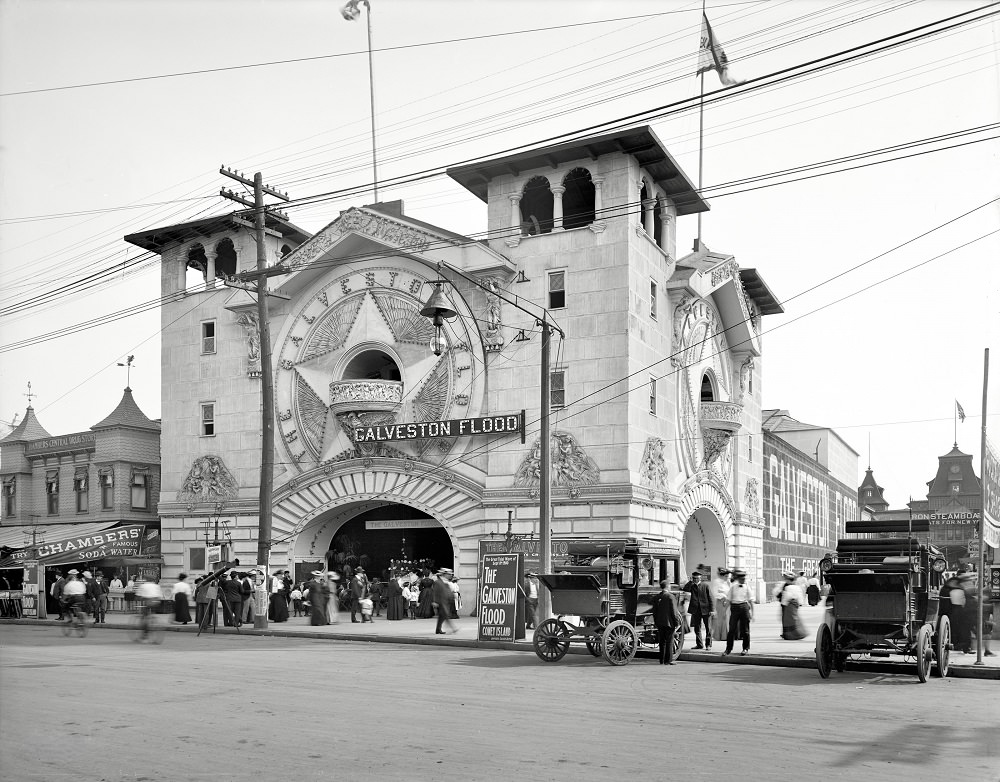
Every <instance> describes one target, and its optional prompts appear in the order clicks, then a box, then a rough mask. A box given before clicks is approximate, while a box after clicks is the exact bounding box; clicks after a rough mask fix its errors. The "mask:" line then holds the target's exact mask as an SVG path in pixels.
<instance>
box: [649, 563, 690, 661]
mask: <svg viewBox="0 0 1000 782" xmlns="http://www.w3.org/2000/svg"><path fill="white" fill-rule="evenodd" d="M650 605H651V607H652V609H651V613H652V615H653V624H655V625H656V633H657V636H658V638H659V643H660V665H673V664H674V660H673V651H674V636H675V635H676V634H677V630H678V628H680V627H683V625H684V617H683V616H682V615H681V610H680V608H679V607H678V605H677V598H676V597H674V594H673V592H671V591H670V583H669V582H668V581H661V582H660V591H659V593H658V594H655V595H653V597H652V599H651V600H650Z"/></svg>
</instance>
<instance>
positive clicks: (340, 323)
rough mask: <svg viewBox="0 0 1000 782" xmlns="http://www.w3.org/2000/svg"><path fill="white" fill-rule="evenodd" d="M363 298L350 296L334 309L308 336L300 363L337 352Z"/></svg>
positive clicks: (348, 332) (355, 318)
mask: <svg viewBox="0 0 1000 782" xmlns="http://www.w3.org/2000/svg"><path fill="white" fill-rule="evenodd" d="M363 300H364V296H363V295H362V296H352V297H350V298H349V299H346V300H345V301H343V302H341V303H340V304H339V305H338V306H337V307H335V308H334V309H333V310H332V311H331V312H330V313H329V314H327V315H326V317H324V318H323V320H322V322H320V324H319V325H318V326H317V327H316V328H315V330H313V332H312V333H311V334H310V335H309V341H308V342H307V343H306V349H305V350H304V351H303V353H302V356H301V358H300V359H299V360H300V361H310V360H312V359H314V358H316V357H318V356H323V355H326V354H327V353H330V352H332V351H334V350H337V349H338V348H339V347H341V346H342V345H343V344H344V340H345V339H347V335H348V334H350V332H351V328H352V327H353V326H354V322H355V321H356V320H357V318H358V312H359V311H360V310H361V303H362V301H363Z"/></svg>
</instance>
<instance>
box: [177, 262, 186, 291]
mask: <svg viewBox="0 0 1000 782" xmlns="http://www.w3.org/2000/svg"><path fill="white" fill-rule="evenodd" d="M187 260H188V258H187V253H186V252H180V253H178V255H177V258H176V260H175V263H176V264H177V290H178V291H181V292H183V291H186V290H187Z"/></svg>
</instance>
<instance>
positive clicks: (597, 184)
mask: <svg viewBox="0 0 1000 782" xmlns="http://www.w3.org/2000/svg"><path fill="white" fill-rule="evenodd" d="M590 181H591V182H593V184H594V219H595V220H598V221H601V220H603V219H604V190H603V187H604V179H603V178H601V177H594V178H592V179H591V180H590Z"/></svg>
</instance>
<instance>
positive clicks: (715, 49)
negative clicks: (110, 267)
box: [695, 14, 743, 87]
mask: <svg viewBox="0 0 1000 782" xmlns="http://www.w3.org/2000/svg"><path fill="white" fill-rule="evenodd" d="M705 71H717V72H718V74H719V80H720V81H721V82H722V83H723V84H725V85H726V86H727V87H732V86H734V85H736V84H742V83H743V82H742V80H739V79H734V78H733V77H732V76H731V75H730V73H729V58H728V57H726V53H725V52H724V51H723V50H722V44H720V43H719V40H718V38H716V37H715V33H714V32H712V25H710V24H709V23H708V16H706V15H705V14H702V16H701V44H700V46H699V47H698V70H697V71H696V73H695V75H700V74H702V73H704V72H705Z"/></svg>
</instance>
